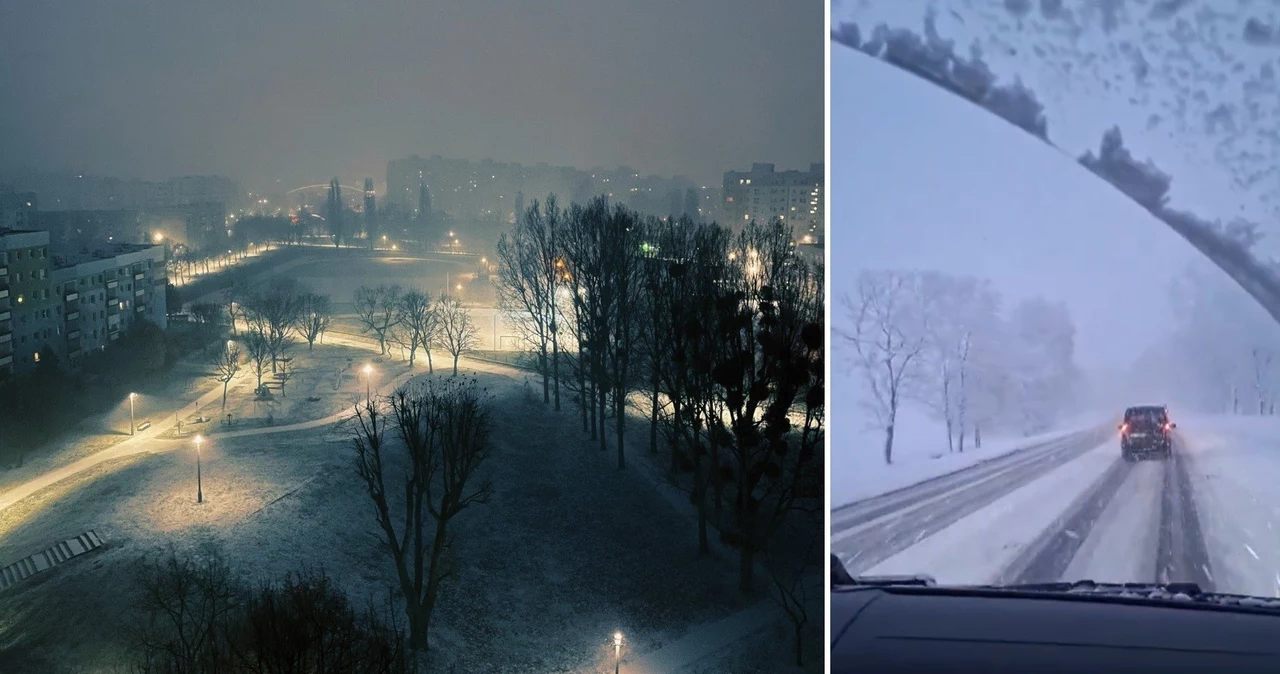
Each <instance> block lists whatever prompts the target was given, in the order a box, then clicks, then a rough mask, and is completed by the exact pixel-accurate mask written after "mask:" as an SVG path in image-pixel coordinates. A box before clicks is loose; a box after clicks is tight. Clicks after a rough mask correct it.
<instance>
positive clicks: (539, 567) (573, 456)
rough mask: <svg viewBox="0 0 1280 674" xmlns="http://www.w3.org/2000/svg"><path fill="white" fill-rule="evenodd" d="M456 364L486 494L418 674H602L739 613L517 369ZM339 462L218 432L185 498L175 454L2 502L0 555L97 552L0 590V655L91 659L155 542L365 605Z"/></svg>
mask: <svg viewBox="0 0 1280 674" xmlns="http://www.w3.org/2000/svg"><path fill="white" fill-rule="evenodd" d="M476 369H481V370H485V371H483V372H481V373H480V374H478V377H479V379H480V382H481V384H482V385H484V386H487V387H488V388H489V391H490V392H491V394H492V396H493V410H494V424H495V429H494V433H493V439H494V442H495V445H496V447H495V452H494V455H493V457H492V458H491V459H490V463H489V466H488V467H489V470H490V471H491V475H492V478H493V483H494V487H495V494H494V497H493V499H492V501H491V502H490V503H488V504H485V505H479V506H476V507H475V508H474V509H472V510H469V511H467V512H465V513H464V514H463V515H461V516H460V517H459V518H458V520H456V521H455V525H456V528H455V529H454V531H455V532H456V533H457V536H458V538H457V542H456V545H455V547H454V549H453V555H454V558H453V559H452V560H451V561H452V563H453V564H454V565H455V566H454V569H455V573H456V578H455V579H454V580H453V581H452V583H451V584H450V585H449V586H448V587H447V588H446V590H445V593H444V595H443V596H442V598H441V604H440V606H439V607H438V609H437V613H436V615H435V617H434V619H433V623H432V647H433V653H432V660H433V669H435V671H447V669H448V667H449V666H450V665H456V666H457V668H458V669H457V671H468V672H470V671H502V672H539V673H540V672H547V671H587V672H591V671H597V670H599V671H605V670H609V671H611V665H612V662H611V656H612V649H611V647H610V645H609V638H610V635H611V634H612V633H613V632H614V631H615V630H621V631H623V632H624V633H625V634H626V635H627V639H628V643H629V644H631V647H632V648H633V649H634V652H635V653H636V654H637V655H639V654H643V653H646V652H651V651H653V650H655V649H657V648H659V647H660V646H662V645H663V644H666V643H670V642H672V641H674V640H676V639H678V638H679V637H681V636H682V635H683V634H684V633H685V632H687V631H688V630H689V629H691V628H692V627H693V626H696V625H699V624H702V623H706V622H709V621H714V620H718V619H721V618H724V617H726V616H728V615H730V614H731V613H733V612H735V611H738V610H742V609H743V608H745V607H746V606H747V605H748V604H749V602H748V600H746V599H744V598H743V597H742V596H741V595H739V593H738V592H737V590H736V582H735V581H736V577H735V575H734V574H733V572H732V568H730V567H728V566H727V565H726V564H725V563H724V562H723V561H722V560H721V559H719V558H715V557H712V558H705V559H700V558H698V556H697V554H696V529H694V528H693V527H691V526H690V524H689V521H688V518H687V516H686V513H683V512H680V511H679V510H678V509H677V508H675V507H674V506H673V505H672V504H671V503H669V502H668V501H666V500H665V499H663V498H662V497H660V496H659V495H657V494H656V493H655V492H654V489H653V486H652V485H651V484H650V483H649V482H648V481H647V480H646V478H645V477H644V476H643V475H642V474H639V473H638V472H635V471H627V472H619V471H617V470H616V468H615V463H614V462H615V460H616V457H615V455H614V454H613V453H612V452H610V453H609V454H608V455H607V456H602V455H600V454H599V452H598V451H597V450H596V449H595V448H594V446H593V445H592V443H590V442H588V441H587V439H586V438H585V437H584V436H583V434H582V433H581V432H580V431H579V429H578V426H577V423H576V422H577V417H576V414H575V413H574V411H573V410H572V408H570V407H567V408H566V410H565V411H563V412H561V413H560V414H558V415H557V414H556V413H554V412H551V411H549V410H548V409H547V408H545V407H543V406H542V404H541V402H540V401H539V399H538V398H539V397H540V396H536V391H535V390H534V389H532V388H526V387H525V385H524V383H523V376H522V375H516V376H512V375H511V374H499V372H503V371H505V372H507V373H509V372H510V371H509V370H505V369H504V368H501V367H500V366H477V368H476ZM351 456H352V450H351V446H350V441H349V435H348V434H347V432H345V431H343V430H342V429H339V428H329V429H318V430H316V431H309V432H306V433H297V434H283V435H272V436H257V437H255V436H249V437H242V438H227V439H223V440H219V441H214V442H211V443H209V444H208V445H206V446H205V448H204V451H203V454H202V459H203V489H204V499H205V502H204V504H203V505H196V504H195V489H196V484H195V483H196V474H195V457H194V455H193V454H192V452H189V451H174V452H167V453H164V454H158V455H136V456H132V457H128V458H126V459H122V460H120V461H119V462H113V463H111V464H103V465H101V466H98V467H96V468H94V469H93V470H91V471H87V472H85V473H81V474H78V475H76V476H74V477H73V478H70V479H68V480H64V481H62V482H60V483H58V484H56V485H54V486H53V487H50V488H48V489H46V490H44V491H42V492H40V493H37V494H36V495H34V496H33V497H31V498H29V499H27V500H25V501H23V502H21V503H18V504H15V505H14V506H12V507H10V508H8V509H6V510H5V511H3V512H2V513H0V561H11V559H18V558H20V557H22V556H25V555H28V554H31V553H32V552H34V551H36V550H39V549H42V548H43V547H45V546H47V545H49V544H50V543H51V542H53V541H57V540H62V539H64V538H68V537H70V536H74V535H76V534H78V533H81V532H83V531H85V530H88V529H94V530H96V531H97V532H98V533H99V534H100V535H101V536H102V538H103V540H104V541H105V542H106V547H105V549H104V550H103V551H102V552H101V553H95V555H94V556H92V557H86V559H84V560H83V561H78V562H77V563H74V564H67V565H66V566H64V567H58V568H57V569H55V570H53V571H50V572H47V573H44V574H40V575H39V576H37V577H35V578H32V579H31V580H29V581H26V582H24V583H23V584H21V585H20V586H18V587H15V588H13V589H12V590H11V591H8V592H6V593H5V594H4V595H0V616H3V617H0V648H3V649H10V650H6V655H7V656H14V655H20V656H22V657H23V658H24V662H26V663H27V664H28V665H29V666H30V667H31V668H32V669H31V671H46V670H49V669H53V668H54V665H55V663H56V664H57V665H59V666H61V665H65V664H66V663H68V662H77V663H78V664H80V665H83V666H89V667H92V666H104V665H106V664H109V663H110V661H111V658H113V657H114V656H115V655H116V650H115V648H114V646H113V645H112V644H113V642H114V641H115V640H117V639H120V638H121V637H122V635H123V632H122V627H123V626H124V624H125V620H124V617H125V616H126V615H127V608H128V606H129V602H130V597H131V595H130V591H131V586H130V581H131V578H132V577H131V573H130V567H131V565H132V563H133V562H134V560H136V559H137V558H138V557H139V556H140V555H142V554H144V553H147V552H150V551H154V550H156V549H158V548H160V547H162V546H163V545H165V544H167V543H170V542H171V543H173V544H175V545H176V546H178V547H179V549H190V548H192V547H193V546H195V545H196V544H198V543H200V542H202V541H205V540H213V541H217V542H220V543H221V544H222V545H223V546H225V548H226V550H227V551H228V553H229V555H230V557H231V559H232V560H233V562H234V563H236V564H237V565H238V566H239V567H240V568H241V569H243V570H245V571H246V572H248V573H249V574H251V575H253V576H254V577H280V576H282V575H283V574H284V573H286V572H287V571H289V570H292V569H297V568H299V567H300V566H302V565H304V564H305V565H312V566H321V567H323V568H324V569H325V570H326V571H327V572H328V573H329V574H330V575H331V576H333V577H334V578H335V579H337V580H338V581H339V582H340V583H341V584H342V585H343V586H344V587H345V588H346V589H347V590H348V592H350V593H351V594H352V596H353V598H354V599H355V600H356V601H357V602H364V601H372V602H374V603H375V604H376V605H384V603H385V600H386V597H387V590H388V588H389V586H390V585H391V583H392V582H393V578H394V572H393V569H392V568H391V565H390V563H389V558H388V556H387V555H386V554H385V552H383V551H382V550H381V549H380V544H379V539H378V533H377V528H376V525H375V522H374V519H373V515H372V510H371V508H370V506H369V503H368V497H367V495H365V494H364V493H363V492H362V491H361V488H360V485H359V484H358V482H357V479H356V477H355V475H354V472H353V469H352V466H351ZM70 634H74V635H77V636H76V638H75V639H68V638H67V635H70ZM784 643H786V642H784Z"/></svg>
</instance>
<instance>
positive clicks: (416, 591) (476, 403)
mask: <svg viewBox="0 0 1280 674" xmlns="http://www.w3.org/2000/svg"><path fill="white" fill-rule="evenodd" d="M389 403H390V411H389V416H388V415H386V414H384V413H383V411H382V409H381V405H380V403H379V402H377V401H368V402H366V403H365V404H364V405H363V406H362V407H358V408H357V410H356V422H357V428H356V435H355V442H354V444H355V450H356V472H357V474H358V475H359V476H360V478H361V480H362V481H363V483H364V487H365V489H366V490H367V491H368V493H369V497H370V498H371V499H372V501H373V505H374V513H375V519H376V520H377V522H378V526H379V527H380V528H381V529H382V533H383V537H384V539H385V542H386V544H387V549H388V550H390V552H391V556H392V560H393V562H394V563H395V567H396V575H397V577H398V579H399V583H400V590H401V593H402V594H403V596H404V599H405V615H406V616H407V617H408V622H409V640H410V645H411V647H412V648H414V649H415V650H418V651H422V650H426V649H427V647H428V639H427V636H428V627H429V626H430V621H431V612H432V610H433V609H434V607H435V605H436V600H437V598H438V596H439V591H440V586H441V583H443V582H444V581H445V580H447V579H448V578H449V576H450V572H449V570H448V569H447V568H445V564H444V563H443V561H442V556H443V554H444V552H445V551H446V550H447V549H448V548H449V546H450V543H451V538H450V535H449V531H448V526H449V523H450V522H451V521H452V520H453V519H454V518H455V517H457V516H458V514H459V513H461V512H463V511H464V510H466V509H467V508H468V507H470V506H471V505H474V504H477V503H484V502H486V501H487V500H488V499H489V497H490V495H491V494H492V493H493V488H492V483H491V482H490V481H489V480H488V479H481V478H480V476H479V475H478V471H479V469H480V467H481V466H482V465H483V464H484V462H485V460H486V459H488V457H489V454H490V446H489V433H490V422H489V414H488V410H487V409H486V402H485V401H484V400H483V392H482V391H480V390H479V389H478V387H477V385H476V383H475V382H474V381H468V382H452V383H450V382H438V381H430V380H428V381H427V383H426V384H424V385H417V386H413V387H402V388H400V389H399V390H397V391H396V392H395V393H394V394H393V395H392V396H391V397H390V400H389ZM388 421H389V422H390V424H391V426H392V428H393V430H394V432H395V434H396V435H398V437H399V439H400V440H401V442H402V443H403V446H404V450H405V455H404V456H403V457H397V456H393V455H392V453H391V452H390V451H389V449H390V447H389V443H388V438H387V424H388ZM388 473H390V474H392V475H399V476H403V477H402V480H403V482H402V483H401V484H396V483H395V482H392V483H391V484H388V481H389V480H388V478H387V474H388ZM394 479H395V478H394V477H393V478H391V480H394ZM477 480H479V481H478V482H477ZM401 499H403V502H401ZM431 523H434V532H432V531H431V529H430V527H429V525H430V524H431Z"/></svg>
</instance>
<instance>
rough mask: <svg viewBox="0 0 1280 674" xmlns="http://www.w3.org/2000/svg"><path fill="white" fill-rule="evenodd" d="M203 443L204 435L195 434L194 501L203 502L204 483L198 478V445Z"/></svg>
mask: <svg viewBox="0 0 1280 674" xmlns="http://www.w3.org/2000/svg"><path fill="white" fill-rule="evenodd" d="M202 444H204V436H203V435H197V436H196V503H204V484H203V481H202V480H201V478H200V445H202Z"/></svg>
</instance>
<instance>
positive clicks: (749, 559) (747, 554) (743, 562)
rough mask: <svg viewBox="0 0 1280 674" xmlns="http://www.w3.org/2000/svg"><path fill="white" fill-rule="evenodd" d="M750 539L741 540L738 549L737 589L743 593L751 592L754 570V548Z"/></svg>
mask: <svg viewBox="0 0 1280 674" xmlns="http://www.w3.org/2000/svg"><path fill="white" fill-rule="evenodd" d="M751 546H752V543H751V541H743V543H742V547H741V548H739V549H738V589H739V590H741V591H742V592H743V593H749V592H751V585H752V582H751V580H752V576H753V575H754V571H755V550H753V549H752V547H751Z"/></svg>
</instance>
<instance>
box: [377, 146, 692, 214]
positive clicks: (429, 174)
mask: <svg viewBox="0 0 1280 674" xmlns="http://www.w3.org/2000/svg"><path fill="white" fill-rule="evenodd" d="M422 187H426V188H428V189H429V190H430V195H431V207H432V209H433V210H434V211H437V212H444V213H446V214H447V215H448V216H450V217H452V218H457V219H461V220H479V221H489V222H499V223H508V224H509V223H513V222H515V215H516V210H517V206H518V205H519V204H517V203H516V202H517V201H518V199H517V197H519V196H521V195H523V201H524V204H525V206H526V207H527V205H528V204H529V202H531V201H533V200H534V199H537V200H538V201H539V202H541V201H542V200H544V199H546V197H547V195H548V194H555V195H556V198H557V199H558V200H559V201H560V205H561V206H568V204H569V203H570V202H574V201H577V202H580V203H581V202H585V201H587V200H589V199H591V198H593V197H596V196H600V195H604V196H607V197H609V199H610V200H611V201H613V202H615V203H619V204H623V205H626V206H628V207H629V208H632V209H635V210H637V211H640V212H642V213H648V214H650V215H657V216H666V215H679V214H680V213H681V212H682V211H683V210H684V203H685V195H686V193H687V191H688V190H689V189H691V188H695V187H696V186H695V185H694V183H693V181H692V180H690V179H689V178H687V177H684V176H671V177H664V176H654V175H649V176H642V175H641V174H640V173H639V172H638V171H636V170H635V169H632V168H630V167H628V166H619V167H616V168H609V169H606V168H600V167H597V168H592V169H586V170H584V169H578V168H573V167H570V166H552V165H550V164H546V163H539V164H532V165H526V164H516V163H508V162H495V161H492V160H488V159H486V160H483V161H471V160H468V159H449V158H445V157H440V156H438V155H436V156H432V157H428V158H423V157H419V156H417V155H413V156H410V157H404V158H402V159H395V160H392V161H390V162H388V163H387V194H386V197H385V202H386V204H387V206H388V207H389V208H390V209H391V210H392V211H393V212H397V213H404V214H406V215H411V216H412V215H417V213H418V210H419V209H420V204H421V198H420V195H421V188H422ZM673 193H675V194H676V195H677V198H676V203H675V204H673V203H672V198H671V195H672V194H673ZM705 216H706V214H705V213H704V214H703V217H704V218H705Z"/></svg>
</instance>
